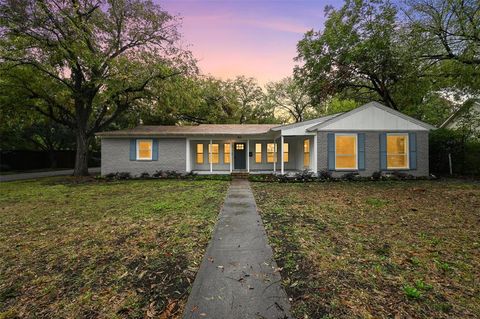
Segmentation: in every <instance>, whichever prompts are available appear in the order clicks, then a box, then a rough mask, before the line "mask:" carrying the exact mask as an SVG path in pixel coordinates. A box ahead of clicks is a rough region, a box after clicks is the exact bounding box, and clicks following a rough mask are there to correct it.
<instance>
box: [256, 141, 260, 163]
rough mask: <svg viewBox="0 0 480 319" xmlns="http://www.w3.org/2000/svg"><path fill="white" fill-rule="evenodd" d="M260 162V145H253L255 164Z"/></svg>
mask: <svg viewBox="0 0 480 319" xmlns="http://www.w3.org/2000/svg"><path fill="white" fill-rule="evenodd" d="M261 162H262V143H256V144H255V163H261Z"/></svg>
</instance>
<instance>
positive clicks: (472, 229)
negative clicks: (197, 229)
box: [252, 181, 480, 318]
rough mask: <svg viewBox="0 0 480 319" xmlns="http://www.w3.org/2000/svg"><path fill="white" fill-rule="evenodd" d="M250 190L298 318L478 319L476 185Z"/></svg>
mask: <svg viewBox="0 0 480 319" xmlns="http://www.w3.org/2000/svg"><path fill="white" fill-rule="evenodd" d="M252 187H253V189H254V192H255V196H256V200H257V204H258V205H259V208H260V210H261V214H262V217H263V219H264V222H265V224H266V228H267V233H268V235H269V240H270V242H271V244H272V246H273V248H274V251H275V257H276V260H277V263H278V264H279V267H281V268H283V269H282V276H283V277H282V278H283V280H284V286H285V287H286V290H287V293H288V294H289V296H290V297H291V298H292V299H293V302H292V304H293V313H294V315H295V317H297V318H387V317H388V318H393V317H395V318H397V317H398V318H425V317H429V318H478V314H480V267H479V265H480V185H479V184H478V183H477V184H473V183H466V182H438V181H415V182H382V183H375V182H364V183H341V182H339V183H324V184H318V183H310V184H278V183H253V184H252Z"/></svg>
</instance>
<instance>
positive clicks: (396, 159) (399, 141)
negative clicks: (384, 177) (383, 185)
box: [387, 133, 408, 169]
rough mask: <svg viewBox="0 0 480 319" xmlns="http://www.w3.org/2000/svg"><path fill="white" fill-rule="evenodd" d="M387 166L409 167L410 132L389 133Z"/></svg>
mask: <svg viewBox="0 0 480 319" xmlns="http://www.w3.org/2000/svg"><path fill="white" fill-rule="evenodd" d="M387 168H388V169H408V134H405V133H390V134H387Z"/></svg>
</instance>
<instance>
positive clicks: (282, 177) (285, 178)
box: [275, 174, 293, 183]
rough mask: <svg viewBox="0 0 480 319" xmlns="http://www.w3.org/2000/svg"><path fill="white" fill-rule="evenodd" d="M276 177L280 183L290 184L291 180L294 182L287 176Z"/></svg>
mask: <svg viewBox="0 0 480 319" xmlns="http://www.w3.org/2000/svg"><path fill="white" fill-rule="evenodd" d="M275 176H276V180H277V181H278V182H280V183H288V182H290V181H291V180H293V178H291V177H288V175H287V174H283V175H275Z"/></svg>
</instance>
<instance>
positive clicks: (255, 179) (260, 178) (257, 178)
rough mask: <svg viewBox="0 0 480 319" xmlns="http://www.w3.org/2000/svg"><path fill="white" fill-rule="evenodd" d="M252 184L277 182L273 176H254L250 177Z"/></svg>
mask: <svg viewBox="0 0 480 319" xmlns="http://www.w3.org/2000/svg"><path fill="white" fill-rule="evenodd" d="M248 180H249V181H251V182H274V181H276V180H277V178H276V177H275V175H273V174H252V175H249V176H248Z"/></svg>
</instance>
